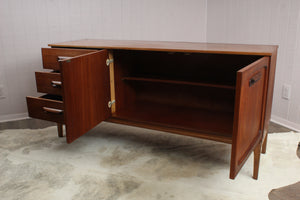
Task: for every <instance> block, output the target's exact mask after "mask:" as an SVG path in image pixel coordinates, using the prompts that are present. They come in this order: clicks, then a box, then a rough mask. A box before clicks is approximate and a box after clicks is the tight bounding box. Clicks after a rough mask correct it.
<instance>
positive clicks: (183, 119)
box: [113, 102, 233, 143]
mask: <svg viewBox="0 0 300 200" xmlns="http://www.w3.org/2000/svg"><path fill="white" fill-rule="evenodd" d="M113 118H114V119H119V120H120V119H121V120H123V124H131V125H132V123H133V122H134V123H136V124H138V123H139V124H142V126H141V125H140V126H141V127H145V128H152V129H157V130H163V131H168V130H170V131H171V132H175V133H176V132H178V131H180V130H181V131H180V133H183V132H185V133H186V134H185V135H190V136H195V137H202V138H207V139H213V140H217V141H222V142H227V143H230V142H231V138H232V127H233V113H231V112H220V111H219V112H218V111H209V110H203V109H195V108H188V107H179V106H172V105H165V104H159V103H153V102H136V103H135V104H132V105H128V106H127V107H126V109H122V110H118V111H116V112H115V113H114V114H113ZM125 121H128V123H124V122H125ZM118 123H120V121H118ZM147 125H148V126H147ZM155 127H156V128H155ZM158 127H160V128H158ZM192 132H193V133H194V134H193V135H191V134H188V133H192Z"/></svg>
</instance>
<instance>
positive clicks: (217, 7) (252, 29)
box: [207, 0, 300, 130]
mask: <svg viewBox="0 0 300 200" xmlns="http://www.w3.org/2000/svg"><path fill="white" fill-rule="evenodd" d="M207 3H208V4H207V13H208V14H207V41H208V42H222V43H249V44H278V45H279V50H278V58H277V69H276V76H275V88H274V98H273V109H272V120H274V121H276V122H279V123H282V124H285V125H288V126H290V127H293V128H296V129H298V130H300V1H299V0H251V1H249V0H208V1H207ZM284 83H286V84H289V85H291V86H292V93H291V94H292V95H291V99H290V100H286V99H282V98H281V93H282V86H283V84H284Z"/></svg>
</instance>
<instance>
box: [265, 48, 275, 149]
mask: <svg viewBox="0 0 300 200" xmlns="http://www.w3.org/2000/svg"><path fill="white" fill-rule="evenodd" d="M276 61H277V48H276V49H275V50H274V51H273V53H272V55H271V57H270V61H269V62H270V64H269V65H270V67H269V69H268V78H267V80H268V83H267V84H268V86H267V98H266V104H265V115H264V123H263V126H264V129H263V130H264V131H263V138H264V139H263V141H264V143H263V148H262V149H263V152H264V153H265V152H266V148H267V141H268V137H267V134H268V128H269V123H270V119H271V110H272V103H273V91H274V82H275V71H276Z"/></svg>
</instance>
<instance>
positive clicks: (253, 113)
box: [230, 57, 269, 179]
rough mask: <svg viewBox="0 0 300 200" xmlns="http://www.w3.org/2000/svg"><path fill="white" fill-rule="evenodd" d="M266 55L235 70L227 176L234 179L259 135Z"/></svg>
mask: <svg viewBox="0 0 300 200" xmlns="http://www.w3.org/2000/svg"><path fill="white" fill-rule="evenodd" d="M268 62H269V58H268V57H264V58H261V59H259V60H258V61H256V62H254V63H253V64H251V65H249V66H247V67H245V68H243V69H241V70H240V71H238V73H237V89H236V100H235V113H234V128H233V141H232V154H231V168H230V178H232V179H233V178H235V176H236V175H237V173H238V172H239V170H240V169H241V167H242V166H243V164H244V163H245V161H246V160H247V158H248V156H249V155H250V154H251V152H252V151H253V149H254V148H255V147H256V146H257V145H258V143H259V142H260V141H261V138H262V123H261V122H262V117H263V115H264V112H263V111H264V105H263V103H264V96H265V86H266V84H265V83H266V81H265V80H266V75H267V69H268Z"/></svg>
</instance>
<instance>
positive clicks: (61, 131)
mask: <svg viewBox="0 0 300 200" xmlns="http://www.w3.org/2000/svg"><path fill="white" fill-rule="evenodd" d="M57 133H58V137H63V136H64V133H63V124H61V123H57Z"/></svg>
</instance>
